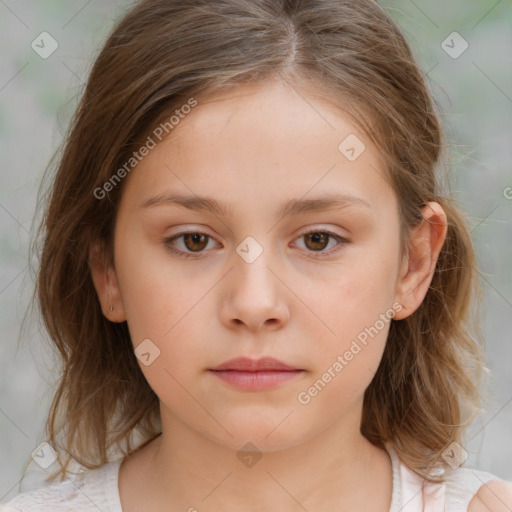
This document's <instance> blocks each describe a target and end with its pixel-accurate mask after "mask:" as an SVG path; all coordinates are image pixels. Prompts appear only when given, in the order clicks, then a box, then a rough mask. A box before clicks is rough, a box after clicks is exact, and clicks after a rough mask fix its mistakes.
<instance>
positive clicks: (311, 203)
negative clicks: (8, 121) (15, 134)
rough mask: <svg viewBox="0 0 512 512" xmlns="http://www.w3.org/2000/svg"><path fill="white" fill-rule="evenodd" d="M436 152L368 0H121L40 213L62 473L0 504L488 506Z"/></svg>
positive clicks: (490, 478)
mask: <svg viewBox="0 0 512 512" xmlns="http://www.w3.org/2000/svg"><path fill="white" fill-rule="evenodd" d="M442 148H443V139H442V133H441V127H440V124H439V121H438V117H437V115H436V114H435V111H434V108H433V102H432V99H431V98H430V96H429V93H428V91H427V88H426V84H425V80H424V78H423V76H422V73H421V71H420V70H419V69H418V66H417V64H416V63H415V61H414V59H413V56H412V54H411V50H410V48H409V46H408V44H407V43H406V41H405V40H404V38H403V36H402V35H401V33H400V31H399V30H398V28H397V27H396V25H395V24H394V23H393V22H392V20H391V19H390V18H389V17H388V16H387V14H386V13H385V11H384V10H383V9H382V8H381V7H380V6H379V5H378V4H377V3H376V2H374V1H373V0H358V1H357V2H352V1H348V0H309V1H305V0H219V1H215V2H212V1H210V0H195V1H194V2H185V3H184V2H182V1H177V0H144V1H141V2H139V3H137V4H136V5H135V6H134V7H133V8H132V9H131V10H130V11H129V12H128V13H127V14H126V15H125V17H124V18H123V19H122V20H121V21H120V22H119V23H118V25H117V26H116V27H115V29H114V31H113V33H112V35H111V36H110V38H109V39H108V41H107V42H106V44H105V47H104V48H103V50H102V52H101V53H100V55H99V57H98V58H97V60H96V62H95V65H94V68H93V70H92V72H91V75H90V78H89V81H88V84H87V88H86V90H85V93H84V96H83V99H82V102H81V104H80V106H79V109H78V111H77V114H76V117H75V119H74V121H73V123H72V127H71V131H70V133H69V136H68V138H67V143H66V146H65V149H64V152H63V154H62V158H61V160H60V165H59V168H58V171H57V174H56V177H55V180H54V182H53V184H52V191H51V195H50V199H49V203H48V206H47V210H46V215H45V217H44V222H43V225H42V226H41V232H43V233H44V244H43V247H42V255H41V262H40V268H39V274H38V283H37V285H38V286H37V293H38V295H37V297H38V300H39V304H40V307H41V313H42V316H43V318H44V320H45V324H46V327H47V329H48V332H49V334H50V336H51V338H52V340H53V342H54V343H55V345H56V347H57V349H58V351H59V353H60V355H61V357H62V362H63V369H62V377H61V380H60V383H59V387H58V390H57V393H56V395H55V398H54V401H53V404H52V407H51V410H50V413H49V417H48V422H47V434H48V445H47V448H51V449H52V450H53V449H54V450H55V453H56V456H57V463H58V466H59V468H58V470H57V471H56V472H54V473H53V474H52V475H50V477H49V478H48V479H47V484H48V485H47V486H45V487H42V488H41V489H38V490H34V491H31V492H28V493H22V494H19V495H18V496H16V497H14V498H13V499H12V500H11V501H10V502H9V503H7V504H6V509H7V508H8V507H11V508H9V510H16V509H18V510H23V511H36V510H37V511H44V510H52V511H59V510H62V511H63V510H73V511H86V510H98V509H99V510H102V511H103V512H107V511H111V512H121V511H122V512H132V511H146V510H147V511H153V510H169V511H172V512H177V511H189V512H193V511H200V512H207V511H214V510H222V511H223V512H231V511H234V510H244V511H248V512H252V511H260V510H265V511H276V512H277V511H279V512H283V511H285V512H286V511H289V512H295V511H303V510H304V511H311V512H313V511H351V512H354V511H361V512H362V511H373V512H388V511H390V512H398V511H399V510H400V511H407V512H416V511H420V510H423V511H431V512H433V511H440V510H447V511H457V512H462V511H465V510H470V511H471V512H478V511H482V510H491V511H493V512H498V511H502V510H509V509H510V508H511V507H512V490H511V487H510V484H508V483H507V482H504V481H502V480H500V479H499V478H498V477H496V476H494V475H492V474H489V473H485V472H483V471H478V470H471V469H469V468H464V467H462V464H463V463H464V460H465V458H466V457H467V451H466V450H465V448H464V442H465V439H464V432H465V429H466V428H467V426H468V425H469V424H470V423H471V421H472V419H473V418H474V417H475V415H476V414H477V412H478V410H479V403H480V397H479V382H480V376H481V370H482V369H484V368H485V367H484V365H483V352H482V349H481V347H480V346H479V345H478V344H477V343H476V342H475V341H474V338H473V333H472V331H471V330H470V328H469V324H468V320H469V318H470V313H471V307H470V306H471V300H470V299H471V298H472V297H474V296H475V293H476V291H477V283H476V275H477V274H476V267H475V254H474V250H473V248H472V244H471V240H470V236H469V233H468V230H467V227H466V224H465V218H464V217H463V216H462V214H461V212H460V211H459V210H458V209H457V206H456V205H455V203H454V201H453V200H451V199H450V197H447V196H446V195H445V194H443V192H442V190H441V187H440V180H439V178H438V177H436V174H435V170H436V169H437V168H438V166H439V165H438V164H440V162H441V160H442V158H441V153H442V151H441V150H442ZM134 437H135V439H134ZM74 470H76V471H74ZM58 476H60V477H61V478H60V481H59V482H55V481H54V480H55V479H56V478H57V477H58Z"/></svg>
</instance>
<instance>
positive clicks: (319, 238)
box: [308, 233, 328, 250]
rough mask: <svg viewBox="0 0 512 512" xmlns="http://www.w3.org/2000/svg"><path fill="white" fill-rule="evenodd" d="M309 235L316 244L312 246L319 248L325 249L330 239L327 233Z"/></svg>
mask: <svg viewBox="0 0 512 512" xmlns="http://www.w3.org/2000/svg"><path fill="white" fill-rule="evenodd" d="M308 236H309V237H310V238H311V239H312V241H313V245H314V247H310V248H312V249H319V250H322V249H325V247H326V242H327V241H328V237H327V236H326V234H325V233H312V234H310V235H308ZM318 244H320V247H318Z"/></svg>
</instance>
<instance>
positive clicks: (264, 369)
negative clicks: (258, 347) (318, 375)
mask: <svg viewBox="0 0 512 512" xmlns="http://www.w3.org/2000/svg"><path fill="white" fill-rule="evenodd" d="M209 371H210V372H212V374H213V375H214V376H215V377H217V378H219V379H220V380H222V381H223V382H225V383H226V384H228V385H230V386H233V387H235V388H238V389H244V390H248V391H259V390H264V389H269V388H272V387H275V386H278V385H279V384H282V383H284V382H287V381H290V380H291V379H293V378H296V377H297V376H298V375H302V374H303V373H305V372H306V370H304V369H303V368H294V367H293V366H290V365H287V364H285V363H283V362H282V361H279V360H277V359H274V358H270V357H264V358H262V359H258V360H256V359H250V358H246V357H241V358H236V359H231V360H229V361H226V362H224V363H222V364H221V365H219V366H216V367H215V368H211V369H210V370H209Z"/></svg>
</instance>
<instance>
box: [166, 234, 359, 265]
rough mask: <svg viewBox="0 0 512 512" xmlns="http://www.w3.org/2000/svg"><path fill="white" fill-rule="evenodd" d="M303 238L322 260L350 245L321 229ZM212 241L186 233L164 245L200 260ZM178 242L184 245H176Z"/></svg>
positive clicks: (182, 254)
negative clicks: (332, 242)
mask: <svg viewBox="0 0 512 512" xmlns="http://www.w3.org/2000/svg"><path fill="white" fill-rule="evenodd" d="M301 238H302V239H304V240H305V245H306V247H305V249H306V250H308V252H313V253H317V255H315V256H314V257H320V258H322V257H327V256H330V255H331V254H333V253H334V252H337V251H338V250H339V247H338V246H340V245H344V244H348V243H349V241H348V240H347V239H346V238H343V237H341V236H339V235H336V234H335V233H332V232H330V231H326V230H321V229H316V230H314V231H308V232H306V233H303V234H302V235H300V236H299V237H298V239H299V240H300V239H301ZM212 240H214V239H213V237H211V236H210V235H208V234H206V233H203V232H201V231H186V232H182V233H178V234H177V235H175V236H173V237H171V238H166V239H165V240H164V244H165V246H166V247H167V248H168V249H169V250H170V251H172V252H174V253H176V254H178V255H179V256H182V257H184V258H198V257H201V255H202V253H204V252H206V251H205V249H207V248H208V243H209V242H210V241H212ZM332 240H334V241H335V242H337V243H335V244H334V246H333V247H334V248H331V249H330V250H329V251H325V249H326V248H327V247H328V246H329V243H330V242H331V241H332ZM177 241H180V242H182V243H181V244H176V242H177ZM176 245H181V247H179V248H176V247H175V246H176ZM210 248H211V247H210Z"/></svg>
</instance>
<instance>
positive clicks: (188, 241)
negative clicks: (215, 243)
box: [183, 233, 209, 252]
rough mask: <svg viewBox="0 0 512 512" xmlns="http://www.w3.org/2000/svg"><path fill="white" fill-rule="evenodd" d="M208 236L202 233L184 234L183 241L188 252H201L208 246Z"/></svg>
mask: <svg viewBox="0 0 512 512" xmlns="http://www.w3.org/2000/svg"><path fill="white" fill-rule="evenodd" d="M208 238H209V237H208V235H203V234H202V233H185V234H184V235H183V241H184V243H185V246H186V248H187V249H188V250H190V251H193V252H198V251H202V250H203V249H204V248H205V247H206V246H207V245H208Z"/></svg>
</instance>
